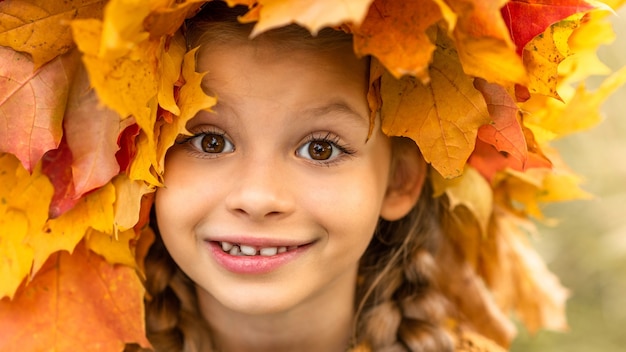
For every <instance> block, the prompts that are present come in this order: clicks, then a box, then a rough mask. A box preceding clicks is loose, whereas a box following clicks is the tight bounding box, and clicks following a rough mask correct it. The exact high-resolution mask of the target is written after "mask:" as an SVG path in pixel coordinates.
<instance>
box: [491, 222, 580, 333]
mask: <svg viewBox="0 0 626 352" xmlns="http://www.w3.org/2000/svg"><path fill="white" fill-rule="evenodd" d="M495 219H496V224H495V226H494V231H497V234H493V235H492V236H493V238H494V239H495V245H496V250H495V253H497V257H495V258H494V257H491V258H489V257H485V259H486V260H488V261H489V262H488V265H485V268H489V269H491V270H492V272H491V273H487V274H486V280H487V284H488V285H489V286H490V287H491V288H492V290H493V291H494V294H495V297H496V300H497V301H498V305H499V306H500V307H501V308H502V309H503V310H504V311H511V310H513V311H515V313H516V314H517V316H518V317H519V318H520V320H521V321H522V322H523V323H524V325H525V326H526V328H527V329H528V330H529V331H530V332H531V333H532V332H536V331H537V330H538V329H539V328H542V327H543V328H547V329H552V330H560V331H564V330H565V329H567V322H566V318H565V301H566V300H567V298H568V296H569V292H568V291H567V289H565V288H564V287H563V286H562V285H561V283H560V282H559V280H558V278H557V277H556V276H555V275H554V274H552V273H551V272H550V271H549V270H548V268H547V267H546V265H545V263H544V262H543V260H542V259H541V257H540V256H539V254H538V253H537V252H536V251H535V250H534V249H532V246H531V245H530V243H529V242H528V240H527V236H526V233H528V232H529V231H530V233H535V232H534V231H535V230H534V226H532V225H531V224H530V223H529V222H528V220H526V219H520V218H517V217H516V216H514V215H512V214H510V213H506V212H501V213H499V214H498V216H497V217H495ZM522 229H524V231H523V230H522Z"/></svg>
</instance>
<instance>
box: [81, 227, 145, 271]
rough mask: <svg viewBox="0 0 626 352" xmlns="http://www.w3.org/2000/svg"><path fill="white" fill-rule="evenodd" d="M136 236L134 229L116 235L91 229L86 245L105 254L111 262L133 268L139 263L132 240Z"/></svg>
mask: <svg viewBox="0 0 626 352" xmlns="http://www.w3.org/2000/svg"><path fill="white" fill-rule="evenodd" d="M136 237H137V235H136V234H135V230H133V229H130V230H126V231H123V232H120V233H118V234H117V235H116V236H112V235H111V234H108V233H103V232H100V231H96V230H93V229H91V230H89V231H88V232H87V234H86V236H85V245H86V246H87V248H89V249H91V250H92V251H94V252H95V253H98V254H100V255H101V256H103V257H104V259H106V261H107V262H108V263H110V264H122V265H126V266H129V267H131V268H133V267H136V266H137V264H136V262H135V253H134V252H133V250H132V248H131V243H130V242H131V241H132V240H134V239H135V238H136Z"/></svg>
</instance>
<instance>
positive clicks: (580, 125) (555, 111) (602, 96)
mask: <svg viewBox="0 0 626 352" xmlns="http://www.w3.org/2000/svg"><path fill="white" fill-rule="evenodd" d="M624 84H626V68H622V69H620V70H619V71H616V72H615V73H613V74H612V75H611V76H609V77H607V78H606V79H605V80H604V81H603V82H602V83H601V84H600V86H599V87H598V88H597V89H596V90H595V91H592V92H590V91H587V90H586V89H585V86H584V84H580V85H578V87H577V88H576V89H575V90H573V91H572V92H570V91H567V90H562V91H561V92H562V93H561V95H562V96H563V100H565V102H566V103H565V104H563V103H562V102H559V101H555V100H553V99H547V98H544V97H533V98H532V99H530V100H529V101H528V102H526V103H524V104H523V105H522V109H524V110H525V111H527V112H528V114H527V116H526V118H525V120H524V122H525V125H526V126H527V127H528V128H530V129H531V130H532V131H533V133H534V134H535V136H536V137H537V140H538V142H539V143H540V144H545V143H546V142H548V141H551V140H553V139H555V138H558V137H562V136H565V135H567V134H570V133H574V132H578V131H582V130H585V129H588V128H590V127H592V126H595V125H596V124H598V122H600V121H601V120H602V115H601V110H600V106H601V105H602V103H603V102H604V101H605V100H606V99H607V98H608V97H609V96H610V95H611V94H612V93H613V92H615V90H617V89H618V88H619V87H621V86H623V85H624Z"/></svg>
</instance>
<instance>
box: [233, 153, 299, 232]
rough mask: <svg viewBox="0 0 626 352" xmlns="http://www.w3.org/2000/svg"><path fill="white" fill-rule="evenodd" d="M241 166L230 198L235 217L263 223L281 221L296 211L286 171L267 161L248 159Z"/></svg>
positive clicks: (234, 176)
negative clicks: (270, 220)
mask: <svg viewBox="0 0 626 352" xmlns="http://www.w3.org/2000/svg"><path fill="white" fill-rule="evenodd" d="M241 164H242V165H241V167H239V168H238V172H237V174H235V175H233V178H234V179H233V183H232V184H233V187H232V189H231V191H230V192H229V194H228V195H227V197H226V207H227V208H228V210H229V211H230V212H231V213H234V214H236V215H237V216H244V217H247V218H249V219H250V220H253V221H259V220H263V219H268V218H273V219H276V218H281V217H284V216H286V215H288V214H290V213H291V212H292V211H293V209H294V202H293V198H292V195H291V193H290V192H289V186H288V182H289V180H288V179H287V178H288V177H287V173H286V172H285V171H286V170H285V169H286V168H285V167H283V166H281V165H280V163H279V162H275V161H270V160H267V158H263V159H261V158H257V159H252V158H247V159H246V160H242V161H241Z"/></svg>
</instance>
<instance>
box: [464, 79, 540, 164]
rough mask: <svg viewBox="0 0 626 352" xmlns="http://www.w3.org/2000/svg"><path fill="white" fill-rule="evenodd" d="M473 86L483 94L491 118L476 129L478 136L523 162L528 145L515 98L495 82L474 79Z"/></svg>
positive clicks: (526, 156)
mask: <svg viewBox="0 0 626 352" xmlns="http://www.w3.org/2000/svg"><path fill="white" fill-rule="evenodd" d="M474 86H475V87H476V89H478V90H479V91H480V92H481V93H482V94H483V96H484V98H485V102H486V103H487V109H488V111H489V116H491V119H492V120H493V121H492V123H490V124H488V125H484V126H481V127H480V128H479V129H478V138H479V139H481V140H482V141H484V142H486V143H488V144H491V145H493V146H494V147H495V148H496V149H497V150H498V151H500V152H505V153H507V154H509V155H512V156H513V157H514V158H516V159H518V160H519V161H520V162H521V163H522V164H524V163H525V162H526V159H527V158H528V147H527V146H526V138H525V136H524V131H523V129H522V125H521V123H520V121H519V120H518V112H519V108H518V106H517V104H516V103H515V100H514V99H513V98H512V97H511V96H510V95H509V94H508V93H507V91H506V90H505V89H504V88H503V87H502V86H499V85H497V84H493V83H487V82H486V81H484V80H482V79H476V80H475V81H474Z"/></svg>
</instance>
